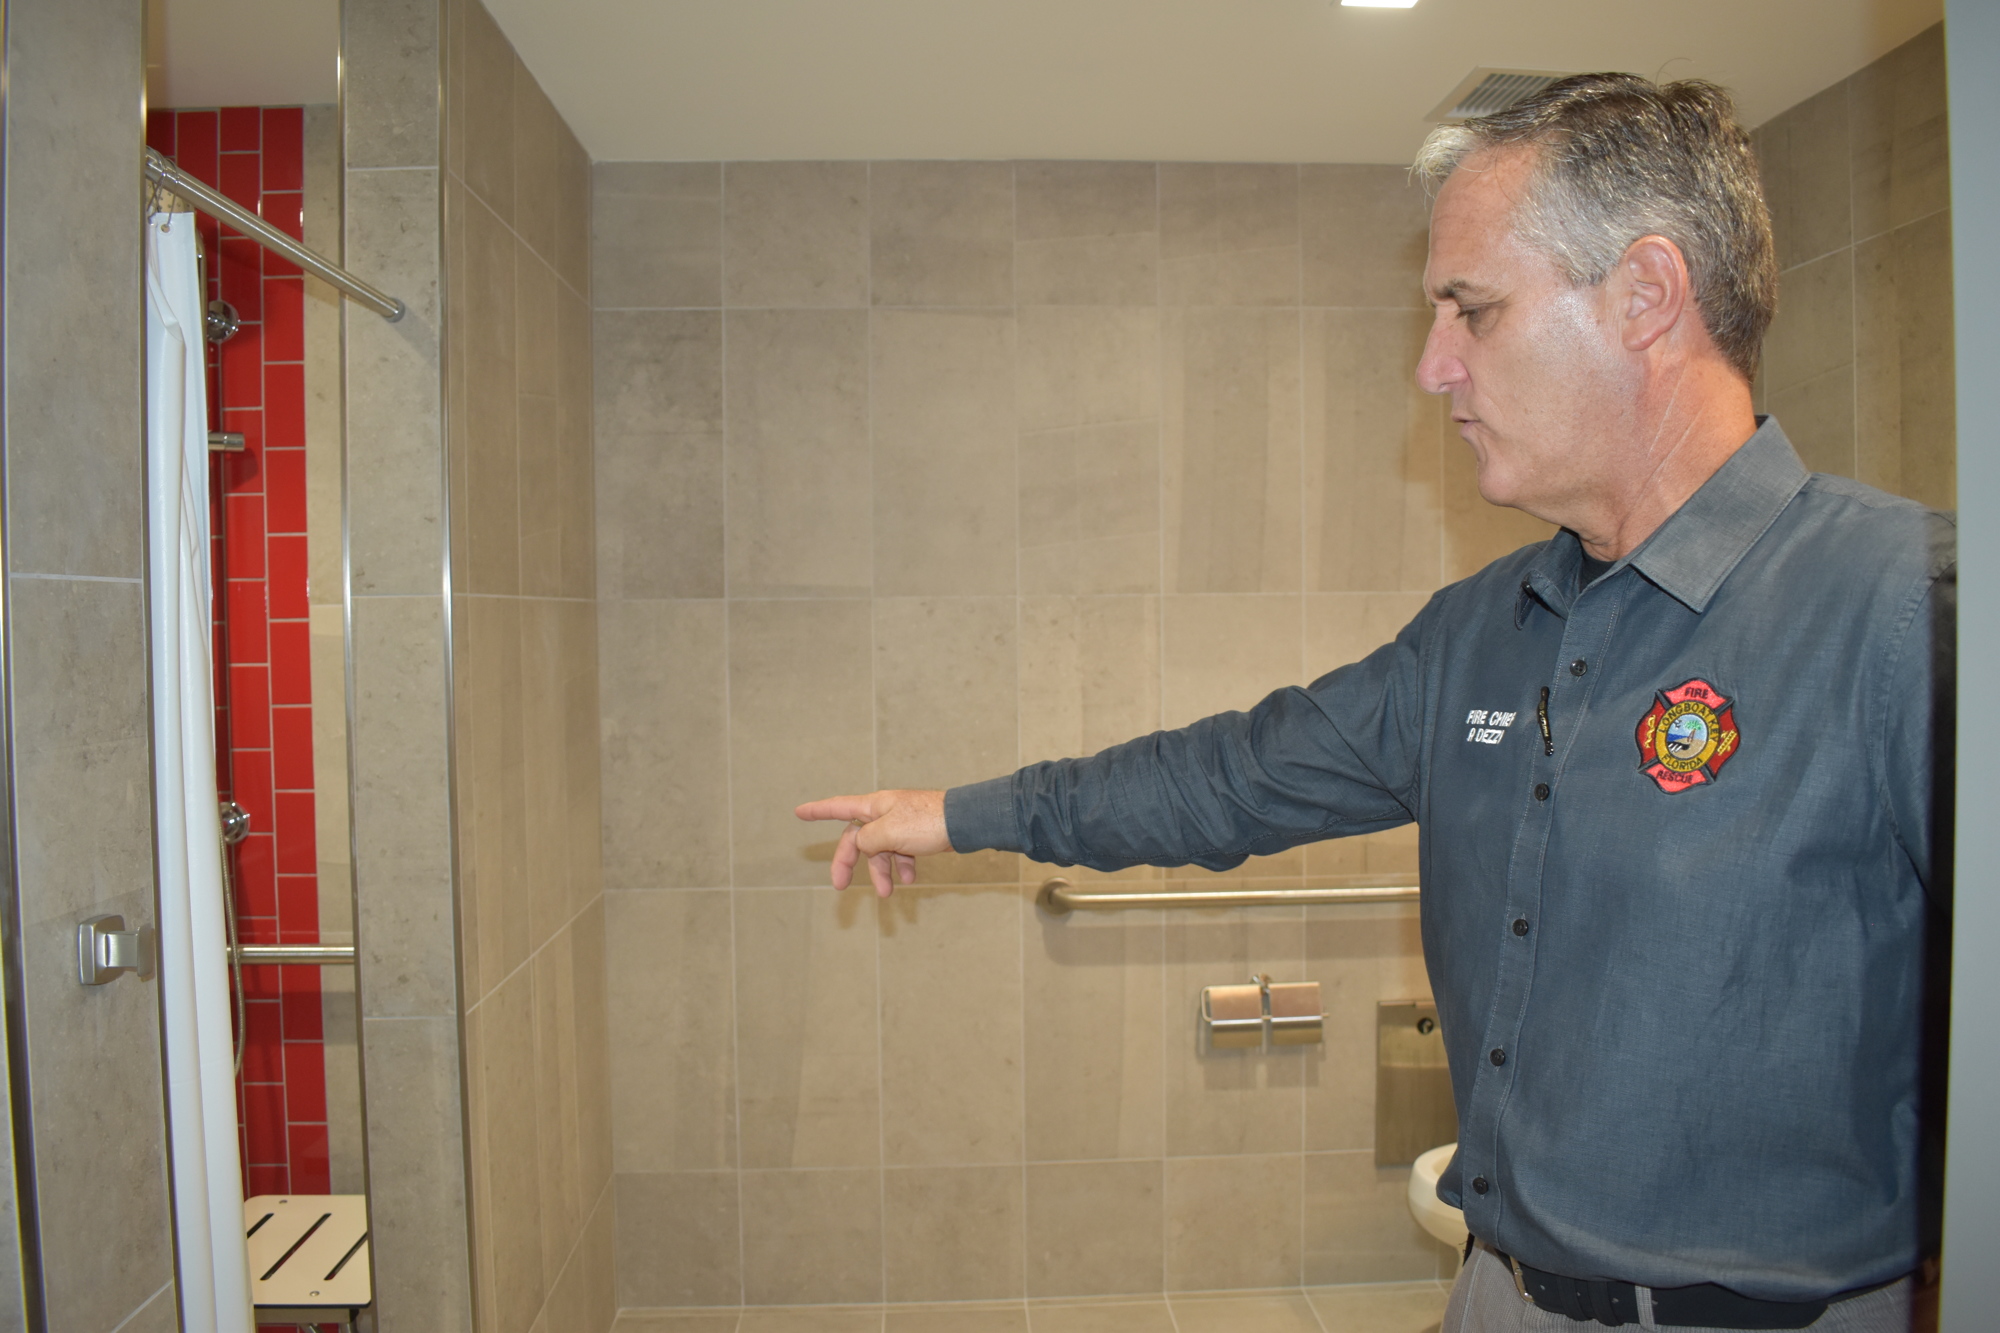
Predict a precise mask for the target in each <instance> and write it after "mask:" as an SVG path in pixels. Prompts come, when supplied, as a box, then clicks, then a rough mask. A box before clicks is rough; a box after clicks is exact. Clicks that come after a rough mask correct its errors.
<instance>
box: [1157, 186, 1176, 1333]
mask: <svg viewBox="0 0 2000 1333" xmlns="http://www.w3.org/2000/svg"><path fill="white" fill-rule="evenodd" d="M1162 170H1163V169H1162V167H1161V164H1160V163H1158V162H1155V163H1153V345H1154V348H1155V351H1154V363H1153V415H1154V419H1155V424H1154V428H1153V449H1154V458H1155V460H1156V464H1155V473H1154V486H1153V491H1154V527H1155V528H1156V529H1157V533H1156V536H1157V544H1158V548H1159V549H1158V557H1159V566H1158V568H1159V588H1160V594H1159V600H1158V601H1157V602H1155V603H1154V607H1153V643H1154V648H1153V652H1154V674H1155V678H1156V683H1157V685H1158V688H1159V698H1158V700H1157V703H1156V706H1155V710H1154V714H1153V721H1154V723H1155V725H1156V726H1157V725H1164V723H1165V721H1166V709H1167V596H1168V592H1169V589H1168V586H1167V439H1166V433H1167V330H1166V302H1165V294H1164V292H1163V291H1162V289H1161V282H1162V270H1163V269H1164V268H1165V266H1166V254H1165V251H1166V217H1165V212H1164V202H1163V200H1162V198H1161V193H1162V191H1161V185H1160V177H1161V174H1162ZM1158 916H1159V918H1160V924H1159V931H1160V1001H1159V1011H1158V1012H1159V1016H1160V1079H1159V1100H1158V1106H1159V1117H1160V1119H1159V1125H1160V1300H1161V1303H1162V1304H1164V1305H1165V1306H1166V1307H1167V1322H1168V1323H1170V1324H1172V1325H1173V1327H1174V1333H1180V1321H1179V1319H1178V1318H1177V1317H1176V1316H1175V1314H1174V1306H1173V1302H1172V1301H1170V1300H1168V1299H1167V1279H1168V1266H1169V1262H1170V1256H1171V1254H1172V1252H1173V1220H1172V1219H1173V1206H1172V1198H1171V1195H1172V1173H1171V1172H1169V1171H1168V1170H1167V1162H1166V1152H1167V1068H1168V1062H1169V1061H1171V1060H1172V1058H1173V1046H1172V1044H1171V1043H1170V1042H1169V1041H1168V1038H1167V1034H1168V1032H1169V1031H1170V1030H1171V1024H1170V1022H1169V1020H1168V1017H1167V1015H1168V1013H1169V1009H1170V1006H1169V994H1170V992H1171V990H1172V986H1171V983H1170V977H1171V973H1169V971H1168V969H1167V940H1168V938H1169V927H1168V924H1167V914H1166V913H1165V912H1160V913H1158Z"/></svg>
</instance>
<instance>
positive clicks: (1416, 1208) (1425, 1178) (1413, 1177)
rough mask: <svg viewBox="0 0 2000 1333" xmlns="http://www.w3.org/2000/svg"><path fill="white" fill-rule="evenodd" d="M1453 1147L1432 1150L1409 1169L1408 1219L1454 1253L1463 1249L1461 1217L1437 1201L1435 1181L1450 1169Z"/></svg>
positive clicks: (1463, 1226)
mask: <svg viewBox="0 0 2000 1333" xmlns="http://www.w3.org/2000/svg"><path fill="white" fill-rule="evenodd" d="M1457 1151H1458V1145H1457V1144H1456V1143H1447V1144H1445V1145H1444V1146H1443V1147H1442V1148H1433V1149H1431V1150H1430V1151H1429V1152H1427V1153H1425V1154H1424V1155H1423V1156H1421V1157H1419V1158H1417V1160H1416V1163H1415V1164H1414V1165H1413V1166H1411V1167H1410V1190H1409V1194H1410V1216H1412V1217H1414V1218H1416V1219H1417V1225H1418V1226H1420V1227H1422V1228H1423V1229H1424V1230H1425V1231H1427V1232H1429V1233H1430V1234H1431V1235H1432V1236H1434V1237H1436V1238H1437V1239H1438V1240H1439V1241H1440V1242H1441V1243H1443V1244H1445V1245H1449V1246H1451V1247H1452V1248H1453V1249H1454V1250H1463V1249H1464V1248H1465V1214H1464V1213H1462V1212H1460V1211H1459V1210H1458V1209H1456V1208H1454V1207H1452V1206H1451V1205H1450V1204H1448V1203H1446V1202H1445V1201H1444V1200H1443V1199H1440V1198H1439V1197H1438V1193H1437V1189H1438V1177H1439V1176H1442V1175H1443V1174H1444V1169H1445V1168H1446V1167H1447V1166H1450V1165H1451V1155H1452V1154H1453V1153H1455V1152H1457Z"/></svg>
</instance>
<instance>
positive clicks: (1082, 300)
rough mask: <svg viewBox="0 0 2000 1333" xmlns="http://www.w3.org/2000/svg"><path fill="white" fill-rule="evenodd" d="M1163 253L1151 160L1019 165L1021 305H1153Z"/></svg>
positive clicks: (1018, 285)
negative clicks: (1151, 303)
mask: <svg viewBox="0 0 2000 1333" xmlns="http://www.w3.org/2000/svg"><path fill="white" fill-rule="evenodd" d="M1159 255H1160V225H1159V169H1158V168H1157V167H1155V166H1154V165H1153V164H1152V163H1151V162H1017V163H1015V164H1014V286H1015V292H1016V296H1015V299H1016V300H1017V301H1019V302H1020V304H1022V305H1143V304H1146V303H1148V302H1150V301H1152V300H1153V299H1154V297H1155V295H1156V294H1157V291H1158V282H1159V278H1158V268H1159Z"/></svg>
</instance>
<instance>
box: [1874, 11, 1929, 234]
mask: <svg viewBox="0 0 2000 1333" xmlns="http://www.w3.org/2000/svg"><path fill="white" fill-rule="evenodd" d="M1944 65H1945V62H1944V28H1943V25H1941V24H1940V25H1936V26H1933V27H1930V28H1926V29H1925V30H1924V31H1923V32H1920V33H1918V34H1917V35H1916V36H1915V37H1912V38H1911V39H1910V40H1909V41H1907V42H1905V43H1903V44H1902V45H1901V46H1899V47H1897V48H1896V49H1895V50H1894V51H1891V52H1890V53H1889V54H1888V55H1886V56H1883V57H1882V58H1881V59H1880V60H1877V61H1876V62H1875V63H1874V64H1872V65H1869V66H1867V67H1866V68H1865V69H1862V70H1861V71H1859V72H1858V73H1856V74H1855V75H1854V76H1853V78H1852V79H1850V80H1849V87H1850V89H1851V90H1852V92H1851V95H1852V98H1853V101H1852V103H1851V106H1850V111H1849V115H1850V117H1851V124H1852V127H1853V129H1852V134H1853V140H1852V142H1853V146H1854V163H1853V167H1852V170H1853V179H1854V237H1855V239H1856V240H1862V239H1865V238H1867V237H1870V236H1875V235H1878V234H1880V233H1881V232H1884V231H1887V230H1888V229H1889V228H1891V227H1899V226H1901V225H1902V224H1904V223H1906V222H1914V221H1915V220H1916V219H1918V218H1920V217H1924V216H1926V215H1927V214H1930V213H1935V212H1936V211H1938V210H1939V209H1941V208H1947V207H1949V206H1950V204H1951V165H1950V159H1949V142H1948V140H1949V135H1948V133H1947V129H1946V115H1945V95H1944V93H1945V67H1944Z"/></svg>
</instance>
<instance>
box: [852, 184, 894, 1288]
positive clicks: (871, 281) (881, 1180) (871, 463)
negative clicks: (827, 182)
mask: <svg viewBox="0 0 2000 1333" xmlns="http://www.w3.org/2000/svg"><path fill="white" fill-rule="evenodd" d="M861 193H862V199H863V204H862V214H863V226H864V230H865V232H866V235H867V237H868V250H867V255H866V261H865V262H866V267H865V268H864V269H863V279H862V280H863V284H864V286H865V288H866V290H865V292H864V293H863V295H864V299H865V300H866V302H867V306H866V310H867V313H866V314H865V316H864V317H863V321H864V323H865V325H866V328H867V337H868V345H867V347H866V349H865V352H866V356H867V359H868V380H867V390H866V392H867V394H868V785H869V786H870V787H871V788H876V787H879V784H880V783H881V781H882V757H881V754H880V753H879V751H880V748H881V744H880V737H881V728H882V719H881V717H880V708H879V705H878V704H877V694H876V684H877V682H876V680H875V656H876V642H875V634H876V615H875V610H876V591H877V589H876V571H877V565H878V561H877V559H876V549H875V541H876V530H875V524H876V510H875V492H876V478H875V164H874V163H873V162H865V163H863V164H862V167H861ZM892 873H893V870H892ZM848 887H849V888H850V889H851V888H853V887H854V886H853V885H852V884H849V885H848ZM870 892H873V885H872V884H871V885H870ZM885 910H887V909H886V906H885V904H884V903H883V902H882V900H881V899H879V898H878V899H877V900H876V902H875V941H874V942H875V1210H876V1218H875V1235H876V1239H877V1241H878V1243H879V1245H880V1250H879V1255H880V1257H879V1258H878V1260H877V1275H876V1279H875V1280H876V1288H875V1289H876V1291H878V1292H879V1293H880V1294H881V1299H882V1300H884V1301H887V1300H888V1299H889V1126H888V1120H889V1115H888V1103H889V1087H888V1077H887V1075H886V1074H885V1073H884V1072H883V1066H884V1064H885V1061H884V1057H883V1051H884V1045H885V1042H884V1038H883V1029H884V1027H885V1024H884V1023H883V1021H882V1009H883V987H882V913H883V912H884V911H885ZM882 1321H883V1324H884V1325H886V1324H887V1322H888V1316H887V1315H886V1314H885V1315H883V1317H882Z"/></svg>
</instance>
